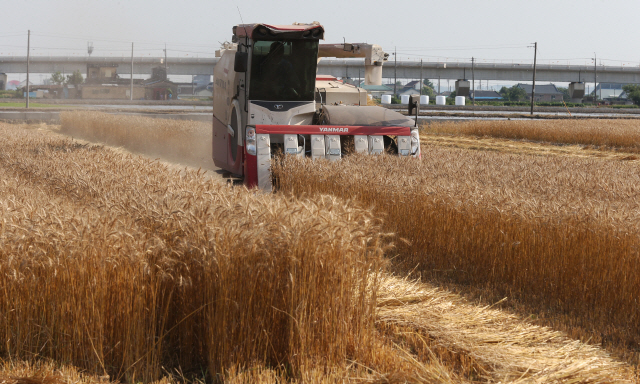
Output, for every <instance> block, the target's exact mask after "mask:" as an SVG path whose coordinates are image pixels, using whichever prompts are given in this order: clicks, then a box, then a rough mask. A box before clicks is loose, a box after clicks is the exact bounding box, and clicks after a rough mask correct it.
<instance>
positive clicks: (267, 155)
mask: <svg viewBox="0 0 640 384" xmlns="http://www.w3.org/2000/svg"><path fill="white" fill-rule="evenodd" d="M256 152H257V154H256V157H257V161H258V187H259V188H260V189H262V190H265V191H269V192H270V191H271V188H272V185H271V141H270V140H269V135H268V134H257V135H256Z"/></svg>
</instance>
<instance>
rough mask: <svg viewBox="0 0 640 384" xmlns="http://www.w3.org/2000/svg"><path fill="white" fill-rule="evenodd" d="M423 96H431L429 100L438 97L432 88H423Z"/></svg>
mask: <svg viewBox="0 0 640 384" xmlns="http://www.w3.org/2000/svg"><path fill="white" fill-rule="evenodd" d="M422 94H423V95H427V96H429V98H433V97H435V96H436V93H435V92H434V91H433V88H431V87H422Z"/></svg>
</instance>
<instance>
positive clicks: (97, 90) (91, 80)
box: [69, 63, 146, 100]
mask: <svg viewBox="0 0 640 384" xmlns="http://www.w3.org/2000/svg"><path fill="white" fill-rule="evenodd" d="M117 70H118V64H114V63H89V64H87V78H86V79H85V82H84V84H82V85H80V87H79V90H78V91H79V92H80V97H81V98H83V99H110V100H114V99H122V100H129V99H131V79H130V78H129V79H121V78H120V76H118V73H117ZM145 91H146V90H145V88H144V86H142V80H140V79H134V80H133V98H134V99H136V100H139V99H144V98H145V95H146V92H145ZM69 97H70V98H71V95H69Z"/></svg>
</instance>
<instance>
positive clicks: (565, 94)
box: [558, 87, 571, 101]
mask: <svg viewBox="0 0 640 384" xmlns="http://www.w3.org/2000/svg"><path fill="white" fill-rule="evenodd" d="M558 91H560V92H562V100H564V101H570V100H571V95H570V94H569V88H564V87H558Z"/></svg>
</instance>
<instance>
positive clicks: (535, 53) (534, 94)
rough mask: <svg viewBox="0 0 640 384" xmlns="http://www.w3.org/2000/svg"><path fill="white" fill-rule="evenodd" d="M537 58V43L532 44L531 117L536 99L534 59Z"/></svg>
mask: <svg viewBox="0 0 640 384" xmlns="http://www.w3.org/2000/svg"><path fill="white" fill-rule="evenodd" d="M537 56H538V42H535V43H533V86H532V87H531V114H532V115H533V102H534V100H535V98H536V59H537Z"/></svg>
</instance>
